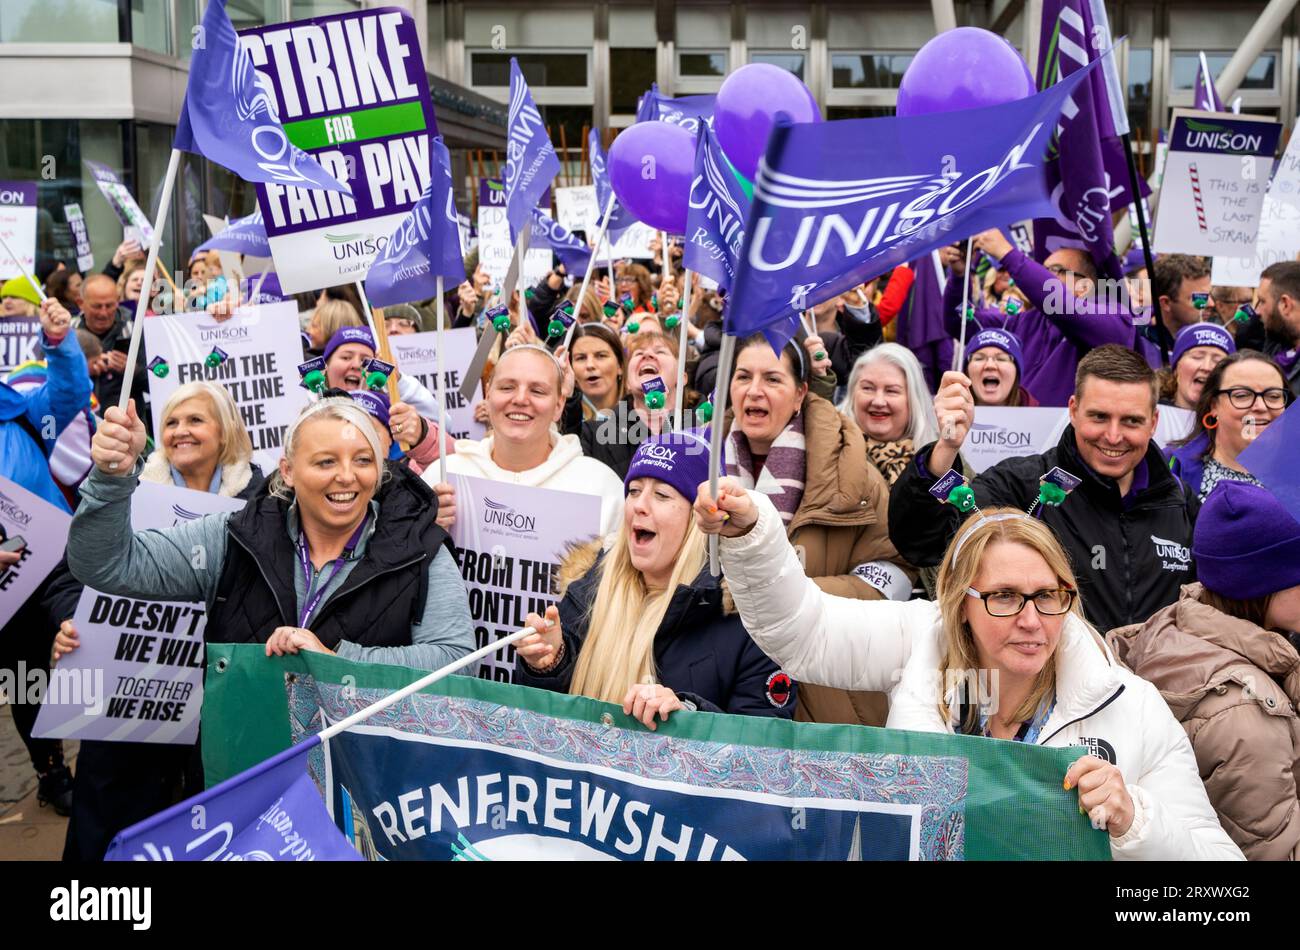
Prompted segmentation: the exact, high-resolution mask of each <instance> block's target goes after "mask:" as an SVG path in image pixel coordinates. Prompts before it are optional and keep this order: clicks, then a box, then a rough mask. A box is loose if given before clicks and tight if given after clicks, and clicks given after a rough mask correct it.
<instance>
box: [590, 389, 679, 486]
mask: <svg viewBox="0 0 1300 950" xmlns="http://www.w3.org/2000/svg"><path fill="white" fill-rule="evenodd" d="M692 401H693V400H692V397H691V394H690V393H688V394H687V395H686V404H685V406H684V407H683V410H682V427H683V428H685V429H691V428H694V427H695V413H694V412H693V411H692V409H691V408H690V405H691V402H692ZM668 408H669V410H670V411H671V409H672V406H669V407H668ZM578 411H579V412H581V408H579V410H578ZM649 434H650V430H649V428H648V427H647V426H646V424H645V423H644V422H642V421H641V417H640V416H639V415H637V413H636V409H634V408H633V406H632V397H631V396H624V397H623V398H622V399H621V400H619V401H618V403H616V404H615V406H614V411H613V414H612V415H609V416H607V417H606V418H604V419H588V420H586V421H585V422H583V423H582V424H581V425H580V426H579V428H578V441H580V442H581V443H582V454H583V455H586V456H588V457H590V458H594V459H595V460H596V461H598V462H604V463H605V464H606V465H608V466H609V467H610V468H612V469H613V470H614V474H615V475H617V476H618V477H619V478H625V477H627V470H628V468H629V467H630V466H631V464H632V456H633V455H635V454H636V450H637V448H638V447H639V446H640V445H641V443H642V442H644V441H645V440H646V438H647V437H648V436H649Z"/></svg>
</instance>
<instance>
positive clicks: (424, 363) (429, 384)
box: [388, 327, 487, 439]
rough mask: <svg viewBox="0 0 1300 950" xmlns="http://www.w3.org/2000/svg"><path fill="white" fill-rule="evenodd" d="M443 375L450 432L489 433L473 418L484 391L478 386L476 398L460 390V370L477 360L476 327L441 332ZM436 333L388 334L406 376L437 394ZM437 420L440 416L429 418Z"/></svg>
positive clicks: (475, 436) (478, 435) (466, 436)
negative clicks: (475, 357) (467, 395)
mask: <svg viewBox="0 0 1300 950" xmlns="http://www.w3.org/2000/svg"><path fill="white" fill-rule="evenodd" d="M442 337H443V346H444V347H445V348H446V351H445V352H444V353H443V354H442V375H443V377H444V384H445V392H446V398H447V434H448V435H450V436H451V437H452V438H453V439H481V438H483V436H484V435H486V434H487V429H486V427H485V426H484V425H483V424H482V423H481V422H475V421H474V407H475V406H477V405H478V404H479V403H480V402H482V401H483V392H482V389H481V388H480V387H475V389H474V398H473V399H466V398H465V397H464V396H462V395H461V394H460V384H461V382H462V379H461V374H462V373H463V372H464V371H465V367H467V366H469V364H470V363H471V362H473V360H474V350H475V349H476V348H477V347H478V336H477V334H475V332H474V328H473V327H461V328H460V329H459V330H444V331H443V332H442ZM437 343H438V334H437V333H403V334H398V335H394V336H390V337H389V338H388V346H389V348H390V349H391V350H392V351H393V360H394V361H395V362H396V363H397V368H398V370H399V371H400V372H401V373H402V374H403V375H404V376H412V377H414V378H415V379H418V380H419V381H420V383H421V384H422V385H423V386H424V388H425V389H427V390H429V392H431V393H434V394H435V396H436V395H437V392H438V390H437V380H436V378H435V377H436V375H437V363H436V360H437V354H438V346H437ZM429 421H430V422H435V423H436V422H437V421H438V420H437V418H433V419H430V420H429Z"/></svg>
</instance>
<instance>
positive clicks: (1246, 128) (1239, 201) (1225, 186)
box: [1151, 109, 1282, 257]
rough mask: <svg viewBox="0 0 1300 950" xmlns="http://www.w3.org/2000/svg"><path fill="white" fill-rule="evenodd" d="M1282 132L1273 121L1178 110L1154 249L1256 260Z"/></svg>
mask: <svg viewBox="0 0 1300 950" xmlns="http://www.w3.org/2000/svg"><path fill="white" fill-rule="evenodd" d="M1281 133H1282V125H1281V123H1280V122H1278V121H1277V120H1275V119H1268V118H1260V117H1252V116H1231V117H1229V116H1225V115H1222V114H1220V113H1214V112H1194V111H1190V110H1185V109H1175V110H1174V124H1173V129H1172V131H1171V133H1170V137H1169V155H1168V157H1167V158H1166V160H1165V174H1164V185H1163V189H1162V192H1161V195H1160V205H1159V208H1158V209H1157V211H1156V222H1155V236H1154V238H1153V240H1152V242H1151V247H1152V250H1154V251H1157V252H1159V253H1162V254H1169V253H1174V254H1200V255H1204V256H1206V257H1244V256H1247V255H1250V254H1253V253H1254V247H1255V238H1256V235H1257V233H1258V231H1259V225H1260V211H1261V208H1262V205H1263V202H1264V192H1265V190H1266V189H1267V187H1268V178H1269V173H1270V172H1271V171H1272V168H1273V153H1274V152H1275V151H1276V150H1277V142H1278V137H1279V136H1280V135H1281Z"/></svg>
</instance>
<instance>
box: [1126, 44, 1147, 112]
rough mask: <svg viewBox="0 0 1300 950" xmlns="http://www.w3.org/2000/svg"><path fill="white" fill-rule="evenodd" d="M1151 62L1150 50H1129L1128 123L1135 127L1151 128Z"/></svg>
mask: <svg viewBox="0 0 1300 950" xmlns="http://www.w3.org/2000/svg"><path fill="white" fill-rule="evenodd" d="M1151 63H1152V59H1151V50H1149V49H1130V50H1129V53H1128V124H1129V125H1130V126H1132V127H1133V128H1135V129H1149V128H1151Z"/></svg>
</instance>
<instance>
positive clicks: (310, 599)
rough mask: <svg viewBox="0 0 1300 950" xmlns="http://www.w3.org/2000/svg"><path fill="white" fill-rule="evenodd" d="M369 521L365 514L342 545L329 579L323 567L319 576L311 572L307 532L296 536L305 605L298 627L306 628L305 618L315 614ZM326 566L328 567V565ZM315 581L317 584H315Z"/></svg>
mask: <svg viewBox="0 0 1300 950" xmlns="http://www.w3.org/2000/svg"><path fill="white" fill-rule="evenodd" d="M369 521H370V512H366V516H365V517H364V518H362V519H361V524H359V525H357V530H356V531H353V532H352V537H350V538H348V543H347V544H346V545H344V547H343V553H342V554H341V555H339V556H338V557H337V558H335V559H334V561H333V563H332V566H333V570H331V571H330V573H329V577H326V576H325V568H324V567H322V568H321V570H320V575H319V576H317V575H316V573H315V571H313V570H312V566H311V550H310V549H309V548H308V545H307V532H306V531H302V532H301V533H300V534H299V535H298V561H299V563H301V564H302V577H303V581H304V586H305V588H306V592H305V593H304V594H303V597H304V599H305V603H304V604H303V605H302V610H301V611H300V612H299V614H298V626H300V627H305V626H307V618H308V617H310V616H311V615H312V614H313V613H314V612H315V610H316V608H317V606H319V605H320V601H321V598H322V597H324V596H325V590H326V588H328V587H329V582H330V581H332V580H333V579H334V577H335V575H337V574H338V572H339V570H340V569H342V567H343V562H344V561H346V560H347V559H348V558H350V557H351V556H352V552H353V551H355V550H356V547H357V544H358V543H359V542H360V541H361V533H362V532H363V531H365V530H366V525H367V524H368V523H369ZM326 566H327V567H328V566H330V565H326ZM317 581H318V582H319V584H316V583H315V582H317Z"/></svg>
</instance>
